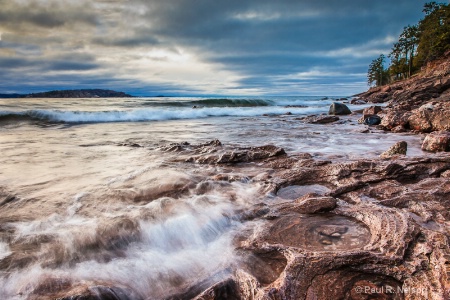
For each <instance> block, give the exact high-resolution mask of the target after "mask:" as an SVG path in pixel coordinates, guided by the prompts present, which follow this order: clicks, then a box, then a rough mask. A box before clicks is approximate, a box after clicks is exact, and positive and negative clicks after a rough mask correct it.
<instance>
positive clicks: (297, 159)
mask: <svg viewBox="0 0 450 300" xmlns="http://www.w3.org/2000/svg"><path fill="white" fill-rule="evenodd" d="M400 144H401V143H400ZM159 151H165V152H167V153H171V154H173V156H172V158H173V159H172V161H173V162H174V163H178V164H180V165H185V166H192V165H193V163H199V164H202V166H204V167H206V168H208V170H209V172H208V177H207V178H205V177H200V176H199V177H198V178H193V179H191V182H188V181H186V182H185V181H183V180H182V179H180V184H179V187H181V188H182V191H179V193H181V194H192V195H196V196H198V197H197V198H196V201H211V200H206V199H204V198H202V196H204V195H206V194H207V193H208V192H210V193H213V194H214V190H217V189H230V188H231V187H232V184H234V183H236V182H239V183H245V182H253V183H258V186H259V188H260V189H259V191H260V194H261V195H265V196H264V197H262V199H261V201H260V202H259V203H257V204H252V205H251V206H249V207H247V208H245V209H241V210H235V211H227V213H226V214H225V213H224V214H220V216H219V218H218V219H213V221H212V223H214V222H219V221H220V222H223V223H224V226H226V227H231V226H232V225H231V223H232V222H239V223H240V224H242V226H243V230H240V231H239V232H236V235H235V236H234V239H233V247H234V251H235V254H236V257H237V258H238V259H237V261H236V262H235V263H234V264H232V265H224V266H223V268H224V270H217V271H218V272H219V273H220V272H222V274H219V275H217V276H216V275H215V274H213V275H211V276H210V278H207V279H205V280H198V278H190V280H186V279H185V278H182V277H180V275H179V274H176V273H175V274H159V275H158V276H160V277H161V278H162V280H163V281H164V283H167V285H168V286H169V287H170V288H171V290H170V291H169V292H167V291H165V292H166V294H164V296H161V297H159V298H158V297H156V298H155V299H204V300H206V299H261V300H263V299H264V300H266V299H324V300H328V299H436V300H437V299H448V298H449V297H450V294H449V287H450V280H449V279H450V276H449V272H450V267H449V266H450V249H449V236H450V232H449V224H450V181H449V178H450V154H448V153H438V154H430V155H428V156H423V157H407V156H394V157H391V159H389V160H383V159H381V158H373V159H357V160H349V161H342V160H336V161H333V160H319V159H317V158H314V157H313V156H312V155H310V154H296V155H288V154H286V153H285V152H284V150H283V149H282V148H279V147H276V146H273V145H268V146H260V147H239V146H232V145H224V144H222V143H221V142H220V141H218V140H213V141H210V142H207V143H203V144H199V145H192V144H189V143H186V142H185V143H179V144H170V145H167V146H162V147H160V148H159ZM397 152H398V151H397ZM235 153H239V155H237V154H235ZM223 157H226V159H223ZM222 159H223V160H222ZM171 163H172V162H171ZM155 190H156V192H154V193H156V194H155V195H154V194H153V193H150V194H148V195H147V198H145V197H144V198H145V199H141V198H139V199H137V200H136V201H143V202H144V203H147V202H148V203H149V204H151V202H152V201H153V199H154V198H155V197H165V201H164V202H163V203H162V204H161V207H160V208H159V209H158V213H155V214H150V213H149V212H144V213H143V216H144V220H149V221H151V220H155V219H157V218H158V215H159V214H164V215H168V213H167V212H166V211H171V210H176V209H178V208H179V207H180V206H181V205H182V204H181V203H179V202H174V201H170V197H172V198H173V199H175V198H176V197H178V196H179V195H178V194H176V195H173V194H171V193H172V192H173V191H172V189H171V188H167V189H165V188H164V189H159V190H158V189H155ZM177 193H178V192H177ZM181 194H180V195H181ZM2 195H4V197H8V195H10V192H9V191H5V192H4V193H3V194H2ZM138 195H141V194H138ZM169 196H170V197H169ZM229 197H230V199H231V201H236V198H237V196H236V195H235V194H232V193H230V194H229ZM133 199H134V198H133ZM133 201H134V200H133ZM252 203H253V202H252ZM5 205H9V204H5ZM201 223H203V222H201ZM205 223H208V222H207V221H205ZM141 225H142V224H141V222H138V221H136V219H133V218H131V217H129V218H125V217H121V218H118V217H116V218H113V219H112V220H109V222H107V223H102V222H99V223H98V224H97V226H96V233H95V236H92V237H90V236H87V237H83V236H82V235H80V236H79V237H78V241H77V248H76V249H75V250H74V252H73V253H66V252H65V251H64V248H63V247H62V246H61V245H59V244H58V243H54V244H52V243H53V241H55V239H56V237H54V236H51V235H45V234H42V235H41V236H39V238H36V239H35V240H27V241H24V240H20V239H16V240H11V241H10V243H9V245H10V247H11V250H12V252H13V253H14V254H11V255H9V256H7V257H5V258H0V271H2V272H13V271H14V270H17V269H21V268H25V267H26V266H28V265H29V264H30V263H31V262H32V261H33V260H36V259H37V256H38V255H42V256H43V257H41V258H40V261H41V262H42V265H41V267H43V268H55V267H57V266H65V265H67V266H70V265H73V264H77V263H82V262H84V263H87V262H90V263H92V262H94V261H98V262H107V261H111V260H114V259H120V258H122V257H125V254H124V253H125V252H124V251H125V250H126V249H127V247H130V246H132V245H134V244H135V243H137V242H138V241H140V240H142V239H143V235H142V227H141ZM213 228H214V227H212V226H211V225H210V224H207V226H205V229H204V231H202V232H203V233H204V235H205V236H206V237H208V238H210V239H214V238H215V237H216V236H217V235H218V233H217V232H216V231H215V230H213ZM8 230H13V229H11V228H9V227H7V226H2V225H0V236H3V235H5V236H6V233H7V232H8ZM177 230H182V228H177ZM149 239H150V240H151V241H152V235H150V237H149ZM168 239H169V240H170V242H171V243H184V242H186V241H187V240H189V238H186V240H185V239H181V240H177V239H176V238H170V237H169V238H168ZM37 246H39V247H43V248H44V249H46V252H45V253H44V254H42V253H40V252H39V251H36V250H35V249H36V247H37ZM39 247H37V248H38V249H39ZM94 254H95V255H94ZM46 255H48V257H47V256H46ZM218 259H219V257H218ZM208 263H211V262H209V261H208ZM149 272H150V270H149ZM25 290H26V291H29V290H31V292H29V295H30V296H29V297H28V299H31V300H34V299H36V300H47V299H64V300H69V299H70V300H74V299H77V300H80V299H83V300H84V299H99V300H106V299H113V300H116V299H120V300H128V299H148V297H147V295H145V294H142V293H141V291H140V290H133V289H131V288H129V287H127V286H123V285H120V284H118V283H117V282H108V281H102V282H77V281H74V280H73V279H71V280H69V279H67V280H65V279H64V278H48V279H47V280H45V281H41V282H40V283H39V284H36V285H34V286H25V287H24V291H25ZM167 293H168V294H169V296H167Z"/></svg>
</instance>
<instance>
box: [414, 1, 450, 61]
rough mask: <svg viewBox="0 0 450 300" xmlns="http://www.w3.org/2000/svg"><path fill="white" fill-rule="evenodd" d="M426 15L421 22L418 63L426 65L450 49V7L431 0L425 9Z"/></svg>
mask: <svg viewBox="0 0 450 300" xmlns="http://www.w3.org/2000/svg"><path fill="white" fill-rule="evenodd" d="M423 12H424V13H425V17H424V18H423V19H422V20H421V21H420V22H419V27H418V29H419V47H418V49H417V52H418V53H417V57H418V63H419V64H420V65H424V64H426V63H427V62H429V61H432V60H435V59H437V58H439V57H440V56H442V55H443V54H444V53H445V52H447V51H448V50H450V7H449V5H446V4H442V3H436V2H429V3H426V4H425V6H424V9H423Z"/></svg>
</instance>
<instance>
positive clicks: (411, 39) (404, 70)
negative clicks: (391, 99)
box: [367, 1, 450, 86]
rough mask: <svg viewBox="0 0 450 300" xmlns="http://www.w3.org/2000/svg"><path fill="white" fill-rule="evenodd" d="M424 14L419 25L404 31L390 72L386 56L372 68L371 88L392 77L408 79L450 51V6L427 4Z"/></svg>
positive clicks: (384, 82)
mask: <svg viewBox="0 0 450 300" xmlns="http://www.w3.org/2000/svg"><path fill="white" fill-rule="evenodd" d="M423 12H424V14H425V16H424V18H423V19H422V20H420V22H419V23H418V25H412V26H411V25H408V26H406V27H404V28H403V32H402V33H401V34H400V36H399V39H398V41H397V42H396V43H394V45H393V47H392V51H391V53H390V54H389V55H388V57H389V58H390V60H391V63H390V66H389V68H388V69H387V70H385V69H384V63H385V57H384V55H380V56H379V57H378V58H377V59H374V60H373V61H372V63H371V64H370V65H369V70H368V72H367V82H368V84H369V85H373V84H375V85H376V86H380V85H384V84H386V83H388V82H389V81H390V79H391V78H394V80H398V79H404V78H408V77H410V76H411V75H412V74H414V72H416V71H417V70H419V69H420V67H422V66H423V65H425V64H426V63H427V62H429V61H432V60H435V59H437V58H439V57H441V56H442V55H444V54H445V53H446V52H447V51H450V4H444V3H437V2H434V1H433V2H429V3H426V4H425V5H424V8H423Z"/></svg>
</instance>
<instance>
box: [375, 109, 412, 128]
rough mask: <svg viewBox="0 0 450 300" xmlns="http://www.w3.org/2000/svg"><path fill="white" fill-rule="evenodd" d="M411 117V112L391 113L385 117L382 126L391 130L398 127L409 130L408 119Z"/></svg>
mask: <svg viewBox="0 0 450 300" xmlns="http://www.w3.org/2000/svg"><path fill="white" fill-rule="evenodd" d="M410 115H411V113H410V112H405V111H399V112H397V111H390V112H388V113H387V114H386V115H385V116H384V117H383V119H382V120H381V124H380V125H381V126H383V127H384V128H386V129H389V130H390V129H392V128H394V127H397V126H402V127H405V128H407V126H408V118H409V116H410Z"/></svg>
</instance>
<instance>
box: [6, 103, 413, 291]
mask: <svg viewBox="0 0 450 300" xmlns="http://www.w3.org/2000/svg"><path fill="white" fill-rule="evenodd" d="M331 102H332V100H331V99H325V100H321V99H318V98H317V97H272V98H252V99H247V98H238V97H229V98H220V99H211V98H198V97H197V98H129V99H101V98H100V99H70V100H69V99H0V149H1V156H0V165H1V167H0V196H3V199H5V200H4V201H3V202H2V203H0V299H53V298H58V297H62V296H64V295H71V294H76V292H77V290H78V289H81V288H82V287H83V286H96V285H106V286H115V287H119V288H121V289H123V290H127V291H129V293H130V294H132V295H134V296H135V298H136V299H139V298H142V299H163V298H166V297H169V296H170V295H174V294H177V293H180V292H182V291H185V290H186V289H189V287H191V286H192V285H193V284H197V283H202V282H203V283H205V282H208V283H211V282H216V281H219V280H220V279H222V278H224V277H225V276H226V275H227V274H228V272H231V271H230V270H232V269H233V267H234V266H235V265H236V264H239V256H238V255H237V254H236V252H235V247H234V246H233V238H234V237H235V236H236V234H237V233H238V232H241V231H243V230H245V229H246V227H248V226H257V224H255V223H252V222H247V223H243V222H242V221H241V220H240V218H239V217H238V216H239V213H240V212H242V211H245V210H246V209H248V208H250V207H251V206H252V205H255V204H257V203H260V202H266V201H274V199H273V195H266V194H265V193H263V192H261V191H262V189H261V186H260V184H259V183H258V182H254V181H252V180H251V179H248V180H237V181H234V182H228V181H218V180H213V179H212V177H213V176H214V175H215V174H218V173H227V174H230V175H233V174H241V173H242V172H243V170H242V169H241V168H234V167H232V166H222V165H197V164H192V163H184V162H183V160H180V159H179V157H178V156H179V155H180V154H178V153H174V152H164V151H161V149H160V148H159V147H161V146H163V145H166V144H168V143H173V142H183V141H187V142H190V143H194V144H195V143H203V142H207V141H210V140H213V139H219V140H220V141H221V142H222V143H223V144H226V145H237V146H260V145H265V144H274V145H277V146H280V147H283V148H284V149H285V150H286V152H288V154H294V153H300V152H308V153H310V154H312V155H313V156H315V157H319V158H321V157H322V158H324V159H341V160H348V159H357V158H361V157H364V158H368V157H374V156H377V155H379V154H380V153H381V152H382V151H384V150H386V149H387V148H389V146H391V145H392V144H393V143H395V142H397V141H398V140H399V139H400V138H401V139H402V140H406V141H407V142H408V144H409V150H408V154H409V155H415V154H419V153H420V150H419V149H420V147H419V143H420V138H419V137H417V136H408V135H403V136H393V135H386V134H384V133H382V132H375V133H370V134H367V133H361V132H360V130H358V129H360V127H358V126H361V125H357V124H356V121H355V117H353V119H352V117H350V118H348V117H345V118H343V122H341V123H339V124H334V125H310V124H304V123H302V122H301V121H300V120H298V118H299V117H301V116H305V115H308V114H321V113H326V112H327V110H328V106H329V105H330V103H331ZM350 107H351V109H355V108H358V109H359V108H361V106H357V107H353V106H350ZM288 112H289V113H290V114H287V113H288ZM262 171H263V170H262ZM262 171H261V170H259V169H258V168H257V164H254V165H249V166H247V168H246V169H245V172H246V174H245V175H249V174H252V175H255V176H256V175H258V172H262ZM0 199H1V198H0Z"/></svg>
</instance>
